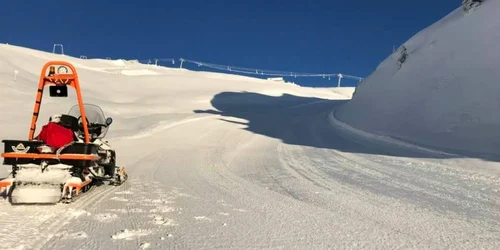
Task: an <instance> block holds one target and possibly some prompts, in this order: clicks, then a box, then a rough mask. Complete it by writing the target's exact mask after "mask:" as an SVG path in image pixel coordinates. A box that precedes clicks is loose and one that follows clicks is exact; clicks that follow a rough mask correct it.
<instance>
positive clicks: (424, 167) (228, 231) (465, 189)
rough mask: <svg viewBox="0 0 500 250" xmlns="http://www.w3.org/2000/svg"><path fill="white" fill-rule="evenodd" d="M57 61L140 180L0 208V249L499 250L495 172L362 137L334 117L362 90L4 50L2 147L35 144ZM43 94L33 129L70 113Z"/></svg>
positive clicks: (65, 104) (492, 167) (499, 188)
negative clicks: (47, 68) (50, 66)
mask: <svg viewBox="0 0 500 250" xmlns="http://www.w3.org/2000/svg"><path fill="white" fill-rule="evenodd" d="M59 59H63V60H67V61H69V62H72V63H74V65H75V66H76V67H77V70H79V71H78V72H79V74H80V80H81V84H82V91H83V95H84V96H83V98H84V101H85V102H87V103H94V104H97V105H100V106H101V107H102V108H103V110H104V112H105V114H106V115H107V116H111V117H113V119H114V123H113V124H112V125H111V127H110V130H109V133H108V137H107V138H108V140H109V141H110V143H111V144H112V145H113V146H114V147H115V148H116V150H117V157H118V158H117V159H118V164H119V165H121V166H123V167H125V168H126V169H127V171H128V173H129V180H128V181H127V182H126V183H124V184H123V185H122V186H119V187H99V188H97V189H95V190H92V192H89V193H87V194H85V195H84V196H82V197H81V198H80V199H78V200H77V201H75V202H74V203H72V204H57V205H52V206H12V205H10V204H9V203H8V202H7V201H5V200H1V201H0V248H1V249H479V248H481V249H499V248H500V171H499V164H498V163H496V162H487V161H483V160H480V159H475V158H464V157H460V156H457V155H451V154H445V153H441V152H438V151H433V150H427V149H425V148H421V147H415V146H413V145H409V144H406V143H401V142H397V141H395V140H393V139H391V138H386V137H383V136H379V135H371V134H367V133H363V132H361V131H357V130H356V129H354V128H352V127H350V126H349V125H346V124H344V123H342V122H340V121H339V120H337V119H336V118H335V117H334V116H333V112H332V111H333V110H335V109H337V108H339V107H340V106H341V105H343V104H345V103H346V102H347V101H348V100H349V99H350V98H351V95H352V92H353V89H352V88H340V89H336V88H323V89H313V88H304V87H299V86H296V85H292V84H283V83H274V82H271V81H266V80H260V79H254V78H249V77H242V76H235V75H227V74H218V73H208V72H193V71H188V70H181V69H171V68H165V67H156V66H150V65H141V64H138V63H133V62H127V61H122V60H115V61H111V60H109V61H108V60H82V59H76V58H71V57H68V56H61V55H54V54H50V53H45V52H40V51H35V50H31V49H26V48H20V47H15V46H12V45H0V84H1V86H2V91H0V98H1V100H2V101H1V102H0V110H1V112H2V113H1V115H0V138H2V139H17V138H27V136H28V130H29V125H30V121H31V115H32V112H33V105H34V102H35V95H36V89H37V83H38V82H37V81H38V74H39V71H40V69H41V67H42V65H43V64H44V63H45V62H46V61H48V60H59ZM405 66H406V65H405ZM15 70H18V72H19V73H18V76H17V81H16V82H14V81H13V77H14V71H15ZM367 83H368V81H367V82H365V83H364V84H365V85H366V84H367ZM390 92H391V90H387V89H386V90H385V91H384V92H383V93H379V94H384V93H390ZM358 94H361V92H360V93H358ZM73 96H74V95H73ZM70 97H71V96H70ZM445 97H446V96H445ZM44 98H45V99H44V103H43V105H42V112H41V115H40V120H39V123H38V127H41V125H42V124H44V123H45V122H47V120H48V118H49V116H50V115H51V114H53V113H57V112H64V113H66V112H67V111H68V110H69V109H70V107H71V106H72V105H73V104H75V100H74V99H71V98H69V99H68V100H55V99H53V98H50V97H48V96H47V95H45V97H44ZM361 111H363V110H362V109H361V110H359V112H361ZM353 115H356V114H353ZM360 115H362V116H365V117H368V116H367V115H366V114H365V113H364V112H363V113H360ZM370 117H373V116H370ZM380 119H383V118H380ZM8 170H9V168H8V166H3V167H2V170H1V171H0V177H2V176H6V175H7V174H8Z"/></svg>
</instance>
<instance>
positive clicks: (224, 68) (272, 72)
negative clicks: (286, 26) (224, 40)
mask: <svg viewBox="0 0 500 250" xmlns="http://www.w3.org/2000/svg"><path fill="white" fill-rule="evenodd" d="M181 60H182V61H184V62H187V63H193V64H196V65H198V66H204V67H207V68H212V69H217V70H222V71H231V72H236V73H244V74H249V75H266V76H282V77H285V76H292V77H323V78H326V77H329V78H330V77H341V78H346V79H356V80H363V78H362V77H358V76H353V75H346V74H340V73H301V72H288V71H278V70H264V69H256V68H246V67H238V66H230V65H221V64H214V63H208V62H201V61H195V60H189V59H185V58H182V59H181Z"/></svg>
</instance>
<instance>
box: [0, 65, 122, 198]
mask: <svg viewBox="0 0 500 250" xmlns="http://www.w3.org/2000/svg"><path fill="white" fill-rule="evenodd" d="M56 68H57V71H56ZM47 85H48V86H49V92H50V96H51V97H68V86H69V87H72V88H74V89H75V91H76V96H77V99H78V104H77V105H75V106H73V107H72V108H71V109H70V111H69V112H68V114H61V115H60V116H59V118H60V124H61V125H63V126H64V127H66V128H68V129H71V131H72V132H73V135H74V138H73V139H74V140H73V141H72V142H70V143H68V144H66V145H64V146H62V147H59V148H54V147H52V146H50V145H47V143H45V142H44V141H42V140H38V139H36V138H34V135H35V130H36V122H37V120H38V114H39V111H40V107H41V103H42V96H43V91H44V88H45V87H46V86H47ZM112 121H113V119H112V118H110V117H109V118H105V116H104V113H103V112H102V109H101V108H100V107H99V106H97V105H93V104H85V103H84V102H83V98H82V94H81V91H80V83H79V79H78V74H77V72H76V69H75V67H74V66H73V65H72V64H70V63H68V62H64V61H49V62H47V63H46V64H45V65H44V66H43V68H42V71H41V74H40V80H39V87H38V93H37V97H36V101H35V107H34V111H33V117H32V121H31V127H30V132H29V136H28V140H3V141H2V142H3V143H4V153H2V154H1V156H2V157H3V158H4V161H3V164H4V165H10V166H11V167H12V171H11V173H10V175H9V176H8V177H7V178H5V179H3V180H0V193H1V194H2V195H3V196H4V197H6V198H8V199H9V200H10V202H11V203H12V204H55V203H59V202H63V203H70V202H72V201H74V200H75V198H78V197H80V196H81V195H82V194H83V193H85V192H87V191H89V190H90V189H92V188H93V187H95V186H98V185H103V184H109V185H121V184H122V183H123V182H125V181H126V180H127V178H128V175H127V173H126V172H125V169H124V168H122V167H119V166H117V165H116V152H115V150H114V149H113V148H112V147H111V145H110V144H109V143H108V142H107V141H105V140H104V137H105V135H106V133H107V130H108V128H109V126H110V125H111V123H112Z"/></svg>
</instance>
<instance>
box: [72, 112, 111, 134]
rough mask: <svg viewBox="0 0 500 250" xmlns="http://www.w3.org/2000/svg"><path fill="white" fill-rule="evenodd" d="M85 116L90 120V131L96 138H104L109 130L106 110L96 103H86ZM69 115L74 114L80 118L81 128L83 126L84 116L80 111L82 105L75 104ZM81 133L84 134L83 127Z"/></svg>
mask: <svg viewBox="0 0 500 250" xmlns="http://www.w3.org/2000/svg"><path fill="white" fill-rule="evenodd" d="M83 106H84V109H85V116H86V117H87V121H88V128H89V133H90V134H91V136H92V137H94V138H104V136H106V133H107V132H108V127H107V126H106V117H105V116H104V112H102V109H101V108H100V107H99V106H97V105H94V104H84V105H83ZM68 115H71V116H74V117H76V118H78V123H79V125H80V128H82V125H81V123H82V118H81V113H80V107H79V106H78V105H75V106H73V107H72V108H71V109H70V110H69V112H68ZM81 130H82V131H81V133H82V134H83V129H81Z"/></svg>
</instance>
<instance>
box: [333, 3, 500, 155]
mask: <svg viewBox="0 0 500 250" xmlns="http://www.w3.org/2000/svg"><path fill="white" fill-rule="evenodd" d="M499 11H500V1H484V2H483V3H482V4H481V5H478V6H477V7H475V8H473V9H469V10H468V11H464V9H463V8H462V7H460V8H457V9H456V10H455V11H453V12H452V13H450V14H449V15H448V16H446V17H444V18H443V19H442V20H440V21H438V22H436V23H434V24H433V25H431V26H430V27H428V28H426V29H424V30H422V31H421V32H419V33H418V34H416V35H415V36H414V37H412V38H411V39H409V40H408V41H407V42H406V43H404V45H402V46H401V48H400V49H399V50H398V51H396V52H395V53H393V54H392V55H390V56H389V57H388V58H387V59H385V60H384V61H383V62H382V63H381V64H380V65H379V66H378V68H377V69H376V70H375V72H373V73H372V74H371V75H370V76H369V77H368V78H366V79H365V80H364V81H363V82H361V83H360V86H359V87H358V88H357V90H356V92H355V94H354V97H353V99H352V100H351V101H350V102H349V103H347V104H346V105H344V106H343V107H342V108H340V109H338V110H337V111H336V117H337V118H338V119H340V120H342V121H343V122H346V123H348V124H349V125H351V126H353V127H356V128H359V129H362V130H365V131H369V132H372V133H375V134H380V135H388V136H392V137H396V138H400V139H403V140H407V141H411V142H413V143H416V144H421V145H425V146H429V147H434V148H439V149H446V150H449V151H452V152H455V153H456V152H459V153H463V154H468V155H473V156H478V155H482V156H484V155H489V156H495V155H496V156H498V155H500V154H499V153H498V152H499V151H498V149H499V148H500V134H499V133H498V129H499V126H500V112H499V111H498V108H499V107H500V84H498V81H499V79H500V70H499V69H498V68H499V67H500V44H499V43H498V41H500V32H498V29H499V28H500V19H498V18H497V17H496V14H497V13H498V12H499Z"/></svg>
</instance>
